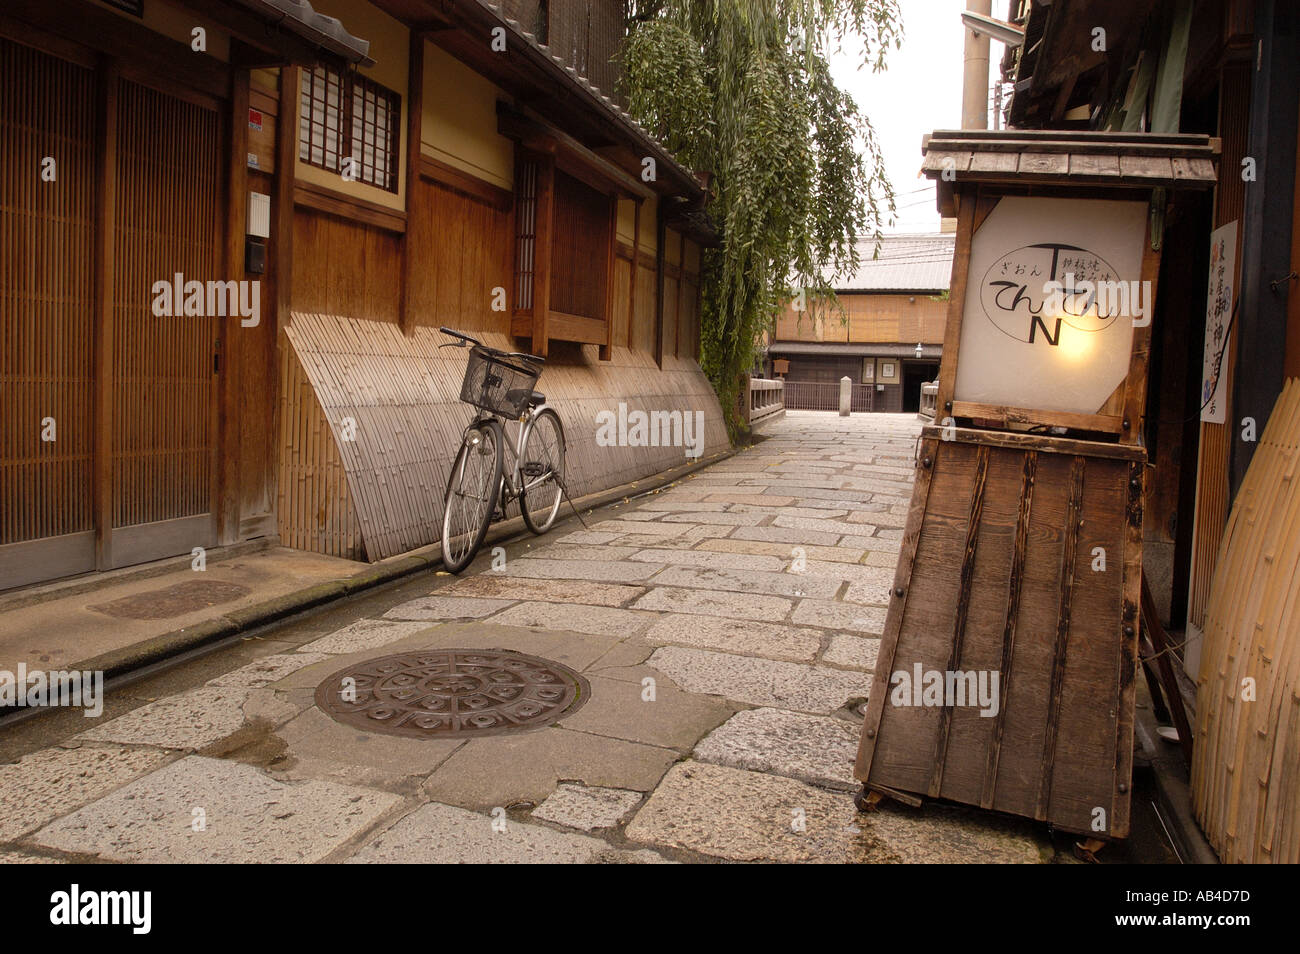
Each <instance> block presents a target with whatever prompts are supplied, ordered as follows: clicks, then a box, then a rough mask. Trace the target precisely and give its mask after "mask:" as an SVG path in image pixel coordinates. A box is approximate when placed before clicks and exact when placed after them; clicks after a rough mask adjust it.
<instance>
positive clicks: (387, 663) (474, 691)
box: [316, 649, 591, 739]
mask: <svg viewBox="0 0 1300 954" xmlns="http://www.w3.org/2000/svg"><path fill="white" fill-rule="evenodd" d="M590 696H591V687H590V685H589V684H588V683H587V680H585V679H583V678H582V677H581V676H580V675H578V674H577V673H576V672H574V671H573V670H572V669H570V668H569V667H568V666H563V665H561V664H560V663H557V662H553V661H551V660H549V659H539V658H538V657H536V656H526V655H524V654H523V653H516V652H511V651H509V650H503V649H493V650H482V649H429V650H422V651H419V652H412V653H401V654H400V655H396V656H381V657H379V658H378V659H370V660H366V661H365V662H361V663H354V664H353V665H351V666H349V667H348V668H346V669H343V670H340V671H339V672H336V673H334V675H332V676H330V677H329V678H328V679H326V680H325V681H324V682H322V683H321V684H320V686H318V687H317V689H316V705H318V706H320V708H321V709H322V710H323V711H324V712H327V713H329V715H330V716H332V717H333V718H334V719H335V720H337V721H339V722H342V723H343V724H345V725H350V726H355V727H356V728H358V729H364V730H365V731H366V732H384V733H388V734H390V735H405V736H411V737H414V738H417V739H441V738H447V737H449V736H467V735H495V734H497V733H500V732H509V731H511V730H513V729H530V728H538V727H541V726H544V725H550V724H551V723H552V722H555V721H557V720H558V719H562V718H564V717H565V716H567V715H570V714H571V713H573V712H575V711H577V710H578V708H579V707H580V706H582V705H583V704H585V703H586V701H587V699H588V698H589V697H590Z"/></svg>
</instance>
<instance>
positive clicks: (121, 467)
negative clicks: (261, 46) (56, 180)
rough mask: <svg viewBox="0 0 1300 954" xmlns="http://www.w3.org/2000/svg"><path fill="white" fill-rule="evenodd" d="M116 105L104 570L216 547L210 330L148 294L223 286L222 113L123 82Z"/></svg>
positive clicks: (199, 318) (209, 323)
mask: <svg viewBox="0 0 1300 954" xmlns="http://www.w3.org/2000/svg"><path fill="white" fill-rule="evenodd" d="M117 108H118V117H117V123H118V125H117V136H116V138H117V175H116V180H117V197H116V203H115V206H116V208H115V223H114V233H115V235H114V241H115V253H114V272H115V274H114V278H113V335H112V340H113V354H112V363H111V373H112V375H113V387H112V392H113V409H112V418H113V423H112V433H113V446H112V456H113V464H112V520H113V543H112V558H111V562H112V565H114V566H124V565H127V564H131V563H139V562H141V561H143V560H149V559H155V558H157V557H161V556H168V555H171V554H175V553H184V552H188V551H189V550H190V549H191V548H192V547H195V546H205V547H206V546H211V545H212V544H213V543H214V542H215V541H216V534H215V525H214V519H213V481H214V473H213V463H214V452H215V447H214V440H215V437H214V435H215V426H214V420H213V407H214V398H215V394H216V373H217V367H216V364H215V359H216V350H215V345H216V323H217V322H216V319H214V317H212V316H211V315H194V314H190V315H183V314H179V315H178V314H172V315H161V316H160V315H155V314H154V307H153V306H154V299H155V295H154V293H153V287H154V283H155V282H158V281H165V282H167V283H168V284H169V285H171V284H172V283H173V281H174V277H175V276H176V275H177V274H180V275H182V276H183V278H184V281H186V282H188V281H191V280H193V281H198V282H204V283H206V282H207V281H209V280H217V279H221V278H222V277H223V276H222V274H221V271H222V264H223V263H222V249H221V233H220V229H219V228H214V225H215V224H216V223H218V222H220V221H221V219H220V218H219V216H218V213H219V208H220V204H219V203H220V196H221V185H220V162H219V153H218V145H219V139H220V136H219V127H218V117H217V114H216V113H215V112H213V111H211V110H208V109H205V108H203V107H202V106H198V105H195V104H193V103H190V102H187V101H185V100H181V99H177V98H175V97H172V96H168V95H167V94H165V93H160V92H158V91H156V90H153V89H148V88H146V87H143V86H139V85H136V84H134V83H130V82H126V81H123V82H122V84H121V89H120V92H119V95H118V104H117ZM203 308H204V309H205V310H206V308H207V299H206V296H205V298H204V305H203ZM170 310H173V311H175V310H176V309H175V308H174V303H173V308H172V309H170Z"/></svg>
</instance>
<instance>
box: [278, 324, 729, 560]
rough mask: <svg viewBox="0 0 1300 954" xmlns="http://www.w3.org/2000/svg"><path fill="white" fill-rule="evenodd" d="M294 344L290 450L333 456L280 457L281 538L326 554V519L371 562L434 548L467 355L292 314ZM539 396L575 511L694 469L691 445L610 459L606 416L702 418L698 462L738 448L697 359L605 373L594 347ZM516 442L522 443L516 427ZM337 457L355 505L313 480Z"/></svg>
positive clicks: (371, 327) (626, 451) (550, 372)
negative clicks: (561, 449)
mask: <svg viewBox="0 0 1300 954" xmlns="http://www.w3.org/2000/svg"><path fill="white" fill-rule="evenodd" d="M474 333H475V334H476V335H477V336H479V337H481V338H482V339H483V340H484V343H485V344H488V345H491V346H493V347H497V348H501V349H503V350H508V351H513V350H515V347H514V342H513V339H511V338H509V337H508V336H506V335H503V334H499V333H493V332H485V331H476V332H474ZM285 334H286V337H287V339H288V343H289V349H288V350H289V351H290V354H289V356H288V362H289V363H288V364H286V365H285V367H284V368H283V369H282V374H284V375H285V377H284V378H283V379H282V383H283V384H284V387H283V388H282V393H283V394H286V395H291V394H292V395H296V396H295V397H293V398H291V399H292V400H294V401H296V402H297V406H296V407H295V408H286V409H285V410H286V413H285V419H286V421H288V420H294V421H299V422H302V425H303V426H304V427H305V428H306V431H304V432H303V433H299V434H297V435H296V436H294V437H292V440H293V441H295V442H298V443H299V445H300V446H301V445H302V444H303V442H307V443H308V444H310V442H312V441H316V442H317V444H316V445H315V446H317V447H320V442H328V445H332V446H328V445H327V446H325V447H324V448H322V449H320V450H319V451H318V452H317V453H316V454H315V456H314V457H313V461H317V462H318V463H312V462H308V463H307V464H306V467H307V469H306V470H302V471H300V472H296V473H295V472H292V470H291V469H290V468H288V463H289V458H287V457H282V463H281V471H280V473H281V481H280V485H281V488H282V490H281V493H282V496H281V500H280V514H281V516H280V523H281V537H282V539H284V540H286V541H289V540H301V541H304V542H303V543H302V544H300V545H304V546H306V547H307V548H308V549H317V547H318V546H321V545H323V544H324V543H325V538H324V537H322V536H321V534H320V531H319V528H320V526H321V521H322V520H325V521H326V522H327V523H328V522H330V521H333V522H334V524H335V526H339V527H342V526H344V525H346V526H347V528H348V529H347V532H348V533H351V532H353V530H352V528H353V521H354V524H355V529H356V532H357V533H359V539H360V541H361V545H362V549H363V550H364V554H365V557H366V558H367V559H369V560H380V559H383V558H385V557H389V556H393V555H395V554H398V553H404V552H406V551H408V550H413V549H415V548H417V547H421V546H425V545H427V544H430V543H435V542H437V540H438V537H439V531H440V528H441V525H442V495H443V491H444V490H445V488H446V478H447V471H448V470H449V469H450V467H451V461H452V458H453V457H454V456H455V454H456V451H457V449H458V448H459V446H460V437H461V431H462V429H463V428H464V427H465V425H466V424H468V423H469V421H470V419H471V417H472V414H473V411H472V409H471V408H470V407H469V406H468V405H465V404H462V403H461V402H460V385H461V379H462V377H463V376H464V372H465V356H466V352H464V351H462V350H460V349H458V348H439V345H442V344H444V343H446V342H447V341H448V339H447V338H446V337H444V336H443V335H442V334H441V333H440V332H439V331H438V330H437V329H436V328H429V327H417V328H416V329H414V331H413V332H412V334H410V335H404V334H402V331H401V329H400V328H398V327H397V326H396V325H393V324H391V323H388V322H380V321H364V320H359V319H353V318H343V317H337V316H332V315H317V314H304V313H301V312H294V313H293V321H292V323H291V324H290V325H289V326H288V327H287V328H286V329H285ZM299 367H300V368H301V373H302V374H303V375H304V377H305V379H306V381H307V382H309V383H310V388H311V390H312V391H314V400H315V402H316V403H317V404H318V406H319V411H320V416H319V417H317V416H316V410H315V409H314V408H313V407H312V406H311V405H312V401H311V399H310V398H309V397H307V396H306V395H305V393H304V392H303V391H301V390H297V389H295V382H296V381H297V379H296V378H295V375H296V374H298V368H299ZM538 389H539V390H541V391H542V392H543V393H544V394H546V396H547V403H549V404H550V405H551V406H552V407H553V408H555V410H556V412H557V413H558V414H559V415H560V420H561V421H562V423H563V425H564V433H565V440H566V445H567V448H566V458H565V464H566V469H567V471H568V473H567V474H566V478H567V483H568V488H569V493H570V494H571V495H572V496H573V497H574V498H575V499H576V498H578V497H580V496H582V495H583V494H587V493H592V492H595V491H599V490H605V489H607V488H610V487H615V486H618V485H619V484H623V483H627V482H629V481H633V480H637V479H639V478H642V477H648V476H650V475H652V474H656V473H659V472H660V471H663V470H667V469H668V468H670V467H674V466H678V465H680V464H682V463H685V461H686V457H685V454H684V450H683V448H682V447H681V446H673V445H669V446H664V445H657V446H602V445H601V444H600V443H599V442H598V440H597V433H598V423H597V415H599V414H600V413H601V412H603V411H609V412H612V413H613V414H615V415H616V416H617V415H618V414H619V405H620V404H622V405H625V407H626V413H628V414H630V413H632V412H633V411H637V410H641V411H646V412H651V411H656V412H669V413H671V412H673V411H677V412H680V413H681V414H683V415H685V414H687V413H691V414H694V413H695V412H696V411H700V412H703V448H702V451H703V454H702V456H704V457H708V456H710V455H713V454H716V453H719V452H721V451H723V450H726V449H727V447H728V446H729V444H728V439H727V430H726V426H725V425H724V424H723V421H722V410H721V408H720V407H719V405H718V399H717V397H716V396H715V395H714V393H713V388H712V387H711V386H710V385H709V382H708V379H707V378H705V376H704V373H703V372H702V371H701V370H700V368H699V365H697V364H696V363H695V361H693V360H691V359H688V358H679V357H677V356H675V355H672V354H665V355H664V364H663V367H662V368H659V367H658V366H656V365H655V363H654V359H653V358H652V357H651V356H650V355H648V354H645V353H643V352H637V351H630V350H628V349H625V348H618V347H615V348H614V349H613V356H612V360H610V361H601V362H597V361H596V360H595V348H591V347H589V348H583V349H582V350H581V352H580V353H578V354H575V355H571V356H569V355H566V356H565V357H563V358H561V357H559V356H558V355H553V356H552V360H549V361H548V362H547V364H546V368H545V371H544V373H543V374H542V377H541V381H540V382H539V383H538ZM312 421H315V422H316V424H315V425H314V426H313V425H312V423H311V422H312ZM308 431H309V432H310V433H308ZM507 433H508V434H509V436H510V438H511V440H514V441H517V440H518V431H517V429H516V428H515V427H514V426H508V427H507ZM335 453H337V455H338V459H340V460H341V462H342V468H343V471H344V472H345V473H346V476H347V494H346V497H344V496H342V495H341V494H342V489H341V488H339V487H337V486H336V485H331V483H330V482H329V481H328V480H325V479H316V477H315V474H316V473H317V472H319V471H320V469H321V468H322V467H328V466H329V461H330V460H331V459H333V455H334V454H335ZM309 472H310V476H308V474H309ZM349 508H351V510H352V511H354V512H355V516H354V517H353V516H352V515H351V514H349V513H348V509H349ZM331 514H332V515H333V516H326V515H331ZM295 515H297V516H295ZM295 522H302V523H303V526H302V527H301V528H298V527H295V526H293V524H294V523H295ZM299 531H301V532H299ZM325 552H331V551H325ZM334 552H339V553H340V555H344V554H343V553H342V552H341V551H334Z"/></svg>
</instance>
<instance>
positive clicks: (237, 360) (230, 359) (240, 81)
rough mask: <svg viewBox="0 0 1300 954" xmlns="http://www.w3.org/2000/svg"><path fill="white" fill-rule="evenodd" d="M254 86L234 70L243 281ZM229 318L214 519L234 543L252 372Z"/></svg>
mask: <svg viewBox="0 0 1300 954" xmlns="http://www.w3.org/2000/svg"><path fill="white" fill-rule="evenodd" d="M248 83H249V76H248V70H246V69H238V68H236V69H233V70H231V75H230V107H229V111H228V113H227V122H228V129H227V134H226V149H225V155H226V161H227V162H228V163H229V166H228V167H227V174H226V242H225V271H226V278H227V279H230V280H233V281H240V280H242V279H243V278H244V277H245V275H244V244H245V242H247V232H248V160H247V156H248ZM226 310H227V311H228V312H230V314H229V315H227V316H226V317H225V318H215V319H213V321H214V323H215V328H214V332H215V335H216V342H215V346H216V350H215V355H216V357H215V359H214V362H213V369H214V371H216V372H217V380H216V382H215V383H216V390H217V401H216V405H217V408H216V418H217V420H216V427H215V433H216V438H217V440H216V446H217V452H216V453H215V454H214V455H213V466H214V470H215V471H216V473H215V475H214V477H215V479H214V481H213V500H214V504H213V508H212V509H213V516H214V517H215V518H216V524H217V527H216V529H217V540H218V542H220V543H233V542H235V541H236V540H237V539H238V538H239V517H240V493H239V462H240V438H241V436H242V435H241V433H240V427H239V420H240V417H241V414H242V411H241V408H240V406H239V402H240V399H241V397H242V396H243V395H244V393H245V390H246V385H247V375H248V372H249V367H248V362H247V361H246V356H247V350H246V349H245V348H244V347H243V344H244V342H243V340H242V339H240V338H239V336H240V334H241V332H242V331H243V329H241V328H240V318H239V315H237V314H235V311H236V309H233V308H228V309H226Z"/></svg>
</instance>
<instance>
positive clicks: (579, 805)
mask: <svg viewBox="0 0 1300 954" xmlns="http://www.w3.org/2000/svg"><path fill="white" fill-rule="evenodd" d="M644 797H645V796H644V795H643V794H642V793H641V792H631V791H628V790H627V789H623V788H597V787H595V786H590V785H572V784H568V783H566V784H563V785H561V786H560V787H559V788H557V789H556V790H555V791H554V792H552V793H551V794H550V795H548V796H547V798H546V801H544V802H542V804H540V805H538V806H537V807H536V808H535V809H533V812H532V817H533V818H539V819H541V820H542V821H548V822H552V823H554V824H556V825H563V826H564V827H565V828H578V829H581V830H582V831H595V830H596V829H598V828H613V827H614V826H616V825H617V824H618V823H619V822H621V821H622V820H623V819H624V818H626V817H627V816H628V815H630V814H631V813H632V809H634V808H636V806H637V805H639V804H641V799H642V798H644Z"/></svg>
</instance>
